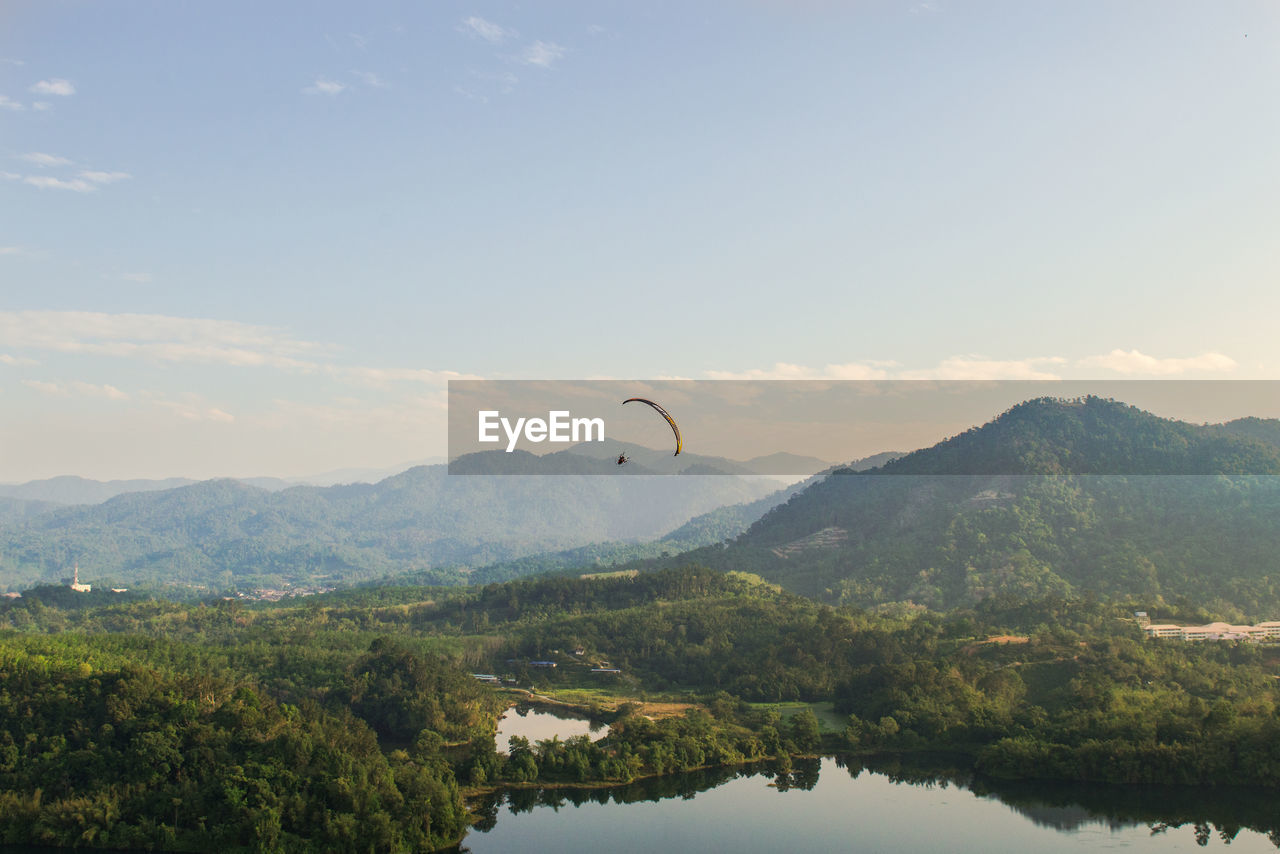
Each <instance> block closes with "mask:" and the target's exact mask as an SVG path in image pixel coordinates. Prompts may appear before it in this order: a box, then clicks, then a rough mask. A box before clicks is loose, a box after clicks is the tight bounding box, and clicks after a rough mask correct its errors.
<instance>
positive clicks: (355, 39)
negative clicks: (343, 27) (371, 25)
mask: <svg viewBox="0 0 1280 854" xmlns="http://www.w3.org/2000/svg"><path fill="white" fill-rule="evenodd" d="M347 35H348V37H350V39H351V43H352V44H354V45H355V46H356V47H358V48H359V49H360V50H364V49H366V48H367V47H369V37H368V36H365V35H361V34H360V33H348V34H347Z"/></svg>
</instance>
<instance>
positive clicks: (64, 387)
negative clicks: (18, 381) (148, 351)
mask: <svg viewBox="0 0 1280 854" xmlns="http://www.w3.org/2000/svg"><path fill="white" fill-rule="evenodd" d="M22 384H23V385H24V386H26V387H27V388H29V389H32V390H34V391H38V392H40V394H43V395H45V396H46V397H90V398H97V399H99V400H128V399H129V395H128V394H126V393H125V392H123V391H121V390H120V389H118V388H116V387H115V386H113V385H95V384H94V383H86V382H81V381H80V380H75V381H72V382H69V383H56V382H47V381H45V380H22Z"/></svg>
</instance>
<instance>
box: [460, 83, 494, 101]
mask: <svg viewBox="0 0 1280 854" xmlns="http://www.w3.org/2000/svg"><path fill="white" fill-rule="evenodd" d="M453 91H454V93H455V94H458V95H461V96H462V97H464V98H469V99H470V100H472V101H479V102H480V103H482V104H487V103H489V99H488V98H487V97H486V96H484V95H481V94H480V93H479V92H474V91H472V90H470V89H468V88H467V87H465V86H454V87H453Z"/></svg>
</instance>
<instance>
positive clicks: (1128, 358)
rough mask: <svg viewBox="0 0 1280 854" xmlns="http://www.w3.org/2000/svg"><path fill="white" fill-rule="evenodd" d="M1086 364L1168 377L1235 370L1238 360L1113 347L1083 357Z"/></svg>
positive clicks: (1221, 356)
mask: <svg viewBox="0 0 1280 854" xmlns="http://www.w3.org/2000/svg"><path fill="white" fill-rule="evenodd" d="M1080 364H1081V365H1082V366H1085V367H1091V368H1103V369H1105V370H1108V371H1115V372H1116V373H1118V374H1124V375H1126V376H1136V375H1144V376H1157V377H1167V376H1172V375H1175V374H1188V373H1222V372H1225V371H1233V370H1235V369H1236V367H1237V365H1236V361H1235V360H1234V359H1232V358H1231V357H1230V356H1224V355H1223V354H1222V353H1201V354H1200V355H1199V356H1191V357H1189V358H1164V359H1161V358H1157V357H1155V356H1148V355H1146V354H1145V353H1140V352H1138V351H1137V350H1120V349H1116V350H1112V351H1111V352H1110V353H1107V354H1106V355H1105V356H1090V357H1088V358H1086V359H1081V360H1080Z"/></svg>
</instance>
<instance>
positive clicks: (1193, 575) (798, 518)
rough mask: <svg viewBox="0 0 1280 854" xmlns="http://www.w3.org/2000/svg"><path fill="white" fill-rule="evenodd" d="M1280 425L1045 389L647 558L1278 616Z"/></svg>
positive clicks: (848, 592) (870, 589) (846, 584)
mask: <svg viewBox="0 0 1280 854" xmlns="http://www.w3.org/2000/svg"><path fill="white" fill-rule="evenodd" d="M1268 428H1270V429H1268ZM1233 431H1234V432H1235V433H1239V434H1240V435H1233ZM1275 432H1278V431H1277V428H1276V427H1275V425H1274V423H1273V422H1261V421H1257V420H1256V419H1255V420H1253V421H1247V422H1231V423H1230V424H1228V425H1216V426H1211V427H1198V426H1193V425H1190V424H1183V423H1181V422H1171V421H1166V420H1164V419H1160V418H1156V417H1155V416H1152V415H1149V414H1147V413H1144V412H1141V411H1140V410H1137V409H1134V408H1132V407H1127V406H1124V405H1123V404H1119V403H1115V402H1113V401H1105V400H1100V399H1097V398H1087V399H1085V400H1083V401H1079V402H1066V401H1051V400H1044V401H1032V402H1029V403H1026V404H1022V405H1020V406H1018V407H1015V408H1014V409H1012V410H1010V411H1009V412H1007V413H1005V414H1004V415H1003V416H1001V417H1000V418H998V419H996V420H995V421H993V422H991V423H990V424H987V425H985V426H983V427H981V428H977V429H974V430H971V431H969V432H967V433H965V434H962V435H961V436H958V437H956V438H954V439H951V440H949V441H947V442H943V443H940V444H939V445H937V446H935V447H933V448H929V449H926V450H922V451H916V452H915V453H912V454H908V455H906V456H904V457H901V458H899V459H897V460H893V461H891V462H889V463H886V464H885V465H884V466H882V467H881V468H879V469H876V470H873V471H871V472H868V473H865V474H862V473H854V472H852V471H849V472H846V473H844V474H838V475H836V476H833V477H829V478H827V479H826V480H824V481H822V482H819V483H817V484H815V485H813V486H812V487H810V488H809V489H806V490H805V491H803V492H801V493H799V494H797V495H796V496H794V497H792V498H791V499H790V500H789V501H788V502H787V503H786V504H783V505H779V506H778V507H776V508H774V509H773V510H771V511H770V512H768V513H766V514H765V515H764V516H763V517H762V518H761V519H760V521H758V522H757V523H755V524H754V525H753V526H752V527H751V528H750V529H749V530H748V531H747V533H745V534H744V535H743V536H741V537H739V538H738V539H736V540H735V541H734V542H733V543H731V544H729V545H728V546H727V547H724V546H719V545H715V546H710V547H706V548H702V549H698V550H696V551H693V552H690V553H688V554H685V555H682V556H679V557H677V558H673V559H670V560H667V561H661V560H659V561H653V562H650V564H648V565H650V566H652V565H657V566H662V565H672V564H675V563H678V562H681V561H696V562H699V563H703V564H706V565H709V566H713V567H717V568H720V569H725V570H746V571H750V572H754V573H758V574H759V575H761V576H763V577H765V578H767V579H769V580H771V581H776V582H777V583H779V584H782V585H783V586H785V587H786V588H787V589H789V590H792V591H794V592H797V593H800V594H802V595H805V596H809V597H812V598H815V599H818V600H821V601H826V602H830V603H832V604H849V605H857V606H860V607H871V606H876V605H881V604H887V603H902V602H910V603H913V604H916V605H924V606H927V607H929V608H931V609H934V610H947V609H950V608H955V607H973V606H975V605H977V604H978V603H979V602H982V601H984V600H985V599H988V598H990V597H992V596H999V595H1001V594H1010V595H1014V596H1017V597H1019V598H1022V599H1036V598H1043V597H1046V596H1082V595H1086V594H1090V593H1092V594H1095V595H1098V596H1102V597H1106V598H1110V599H1114V600H1121V601H1123V600H1134V601H1139V602H1142V603H1144V604H1146V605H1149V606H1151V608H1153V609H1157V608H1165V607H1184V606H1186V605H1187V604H1188V603H1193V602H1194V603H1197V604H1198V605H1200V606H1201V607H1203V608H1205V609H1207V610H1209V611H1211V612H1213V613H1215V614H1217V615H1219V616H1220V618H1222V619H1232V620H1244V619H1271V618H1273V617H1275V616H1276V615H1280V526H1277V525H1276V524H1275V520H1276V519H1277V518H1280V476H1277V473H1280V446H1276V445H1273V444H1270V443H1267V442H1264V441H1262V440H1261V439H1259V438H1257V437H1265V436H1269V435H1272V434H1274V433H1275ZM1241 472H1243V473H1241Z"/></svg>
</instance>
